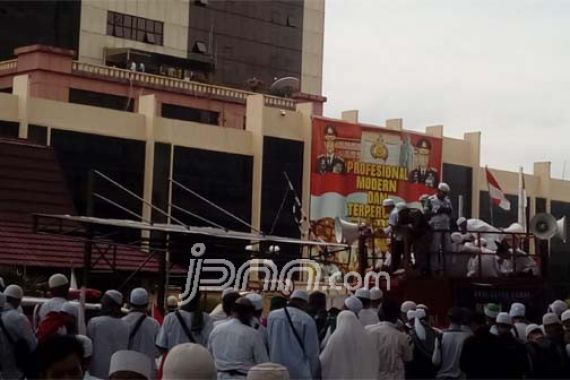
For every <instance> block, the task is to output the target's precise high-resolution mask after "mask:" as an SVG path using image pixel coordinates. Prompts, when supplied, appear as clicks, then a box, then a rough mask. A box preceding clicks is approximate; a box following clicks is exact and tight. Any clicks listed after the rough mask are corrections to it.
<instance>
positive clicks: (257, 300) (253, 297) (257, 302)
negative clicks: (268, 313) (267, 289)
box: [245, 293, 263, 311]
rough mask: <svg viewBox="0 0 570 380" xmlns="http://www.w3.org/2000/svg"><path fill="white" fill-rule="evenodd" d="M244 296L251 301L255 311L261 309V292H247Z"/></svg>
mask: <svg viewBox="0 0 570 380" xmlns="http://www.w3.org/2000/svg"><path fill="white" fill-rule="evenodd" d="M245 298H247V299H248V300H249V301H250V302H251V304H252V305H253V307H254V308H255V310H256V311H259V310H263V297H262V296H261V294H257V293H249V294H248V295H246V296H245Z"/></svg>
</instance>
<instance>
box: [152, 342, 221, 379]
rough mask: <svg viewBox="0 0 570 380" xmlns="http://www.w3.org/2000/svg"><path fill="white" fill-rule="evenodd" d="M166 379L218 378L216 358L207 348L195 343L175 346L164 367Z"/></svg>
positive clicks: (163, 371) (163, 372) (163, 374)
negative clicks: (213, 357)
mask: <svg viewBox="0 0 570 380" xmlns="http://www.w3.org/2000/svg"><path fill="white" fill-rule="evenodd" d="M162 378H163V379H164V380H179V379H200V380H204V379H212V380H215V379H216V366H215V365H214V359H212V356H211V355H210V353H209V352H208V350H207V349H205V348H204V347H202V346H200V345H199V344H195V343H184V344H179V345H177V346H174V347H173V348H172V349H171V350H170V352H169V353H168V355H167V356H166V359H165V360H164V366H163V369H162Z"/></svg>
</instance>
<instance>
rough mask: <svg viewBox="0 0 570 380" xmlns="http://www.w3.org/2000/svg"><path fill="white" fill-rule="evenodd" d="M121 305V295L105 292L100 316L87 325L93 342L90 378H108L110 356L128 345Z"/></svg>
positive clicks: (126, 329)
mask: <svg viewBox="0 0 570 380" xmlns="http://www.w3.org/2000/svg"><path fill="white" fill-rule="evenodd" d="M122 305H123V295H122V294H121V293H120V292H119V291H117V290H107V291H106V292H105V294H103V297H102V298H101V313H100V315H99V316H98V317H95V318H91V319H90V320H89V323H88V324H87V336H88V337H89V338H90V339H91V341H92V342H93V357H92V358H91V363H90V366H89V373H90V374H91V376H95V377H99V378H102V379H103V378H105V377H106V376H108V375H109V364H110V362H111V356H113V354H114V353H115V352H117V351H120V350H126V349H127V347H128V345H129V324H128V323H127V322H125V321H123V320H122V319H121V317H122V313H121V306H122Z"/></svg>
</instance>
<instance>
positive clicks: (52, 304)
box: [34, 273, 69, 328]
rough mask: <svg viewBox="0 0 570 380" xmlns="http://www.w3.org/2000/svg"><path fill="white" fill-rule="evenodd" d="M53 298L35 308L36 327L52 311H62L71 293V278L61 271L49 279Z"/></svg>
mask: <svg viewBox="0 0 570 380" xmlns="http://www.w3.org/2000/svg"><path fill="white" fill-rule="evenodd" d="M48 286H49V291H50V294H51V298H50V299H49V300H48V301H47V302H46V303H44V304H42V305H41V306H39V309H37V307H36V310H34V327H35V328H37V327H38V325H39V324H40V323H41V321H42V320H43V319H44V318H45V317H46V316H47V315H48V314H49V313H50V312H52V311H55V312H60V311H61V307H62V306H63V304H64V303H65V302H67V296H68V294H69V280H68V279H67V277H65V276H64V275H63V274H61V273H56V274H54V275H52V276H51V277H50V278H49V280H48Z"/></svg>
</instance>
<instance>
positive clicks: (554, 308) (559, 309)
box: [548, 300, 568, 318]
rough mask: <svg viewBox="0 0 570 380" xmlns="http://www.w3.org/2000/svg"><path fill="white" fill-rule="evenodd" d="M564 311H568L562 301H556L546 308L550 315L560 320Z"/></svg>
mask: <svg viewBox="0 0 570 380" xmlns="http://www.w3.org/2000/svg"><path fill="white" fill-rule="evenodd" d="M566 310H568V305H567V304H566V302H564V301H562V300H556V301H554V302H552V303H551V304H550V305H549V306H548V311H549V312H550V313H554V314H556V315H557V316H558V318H560V316H561V315H562V313H564V312H565V311H566Z"/></svg>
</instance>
